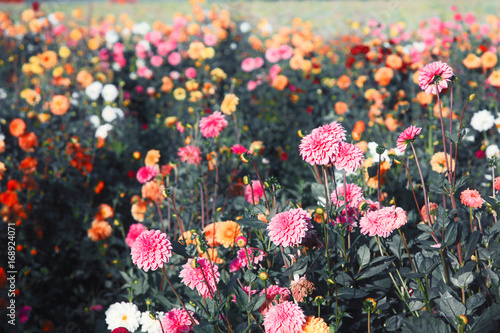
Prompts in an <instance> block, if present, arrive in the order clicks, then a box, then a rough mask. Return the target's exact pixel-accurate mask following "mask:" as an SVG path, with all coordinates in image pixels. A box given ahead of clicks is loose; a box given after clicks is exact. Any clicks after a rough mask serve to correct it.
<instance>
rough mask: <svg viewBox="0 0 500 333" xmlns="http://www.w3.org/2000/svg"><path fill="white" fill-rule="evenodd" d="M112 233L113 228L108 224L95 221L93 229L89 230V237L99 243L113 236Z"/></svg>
mask: <svg viewBox="0 0 500 333" xmlns="http://www.w3.org/2000/svg"><path fill="white" fill-rule="evenodd" d="M112 232H113V228H112V227H111V225H110V224H109V223H108V222H106V221H98V220H94V221H92V226H91V228H90V229H88V230H87V235H88V236H89V238H90V239H92V240H93V241H94V242H97V241H100V240H103V239H106V238H108V237H109V236H111V233H112Z"/></svg>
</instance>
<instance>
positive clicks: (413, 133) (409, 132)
mask: <svg viewBox="0 0 500 333" xmlns="http://www.w3.org/2000/svg"><path fill="white" fill-rule="evenodd" d="M421 130H422V129H421V128H420V127H415V126H413V125H411V126H410V127H408V128H407V129H405V130H404V131H403V132H402V133H401V134H400V135H399V138H398V144H397V147H398V150H399V151H400V152H402V153H404V152H405V150H406V146H407V145H408V144H409V143H410V142H413V140H415V138H416V137H417V135H419V134H420V131H421Z"/></svg>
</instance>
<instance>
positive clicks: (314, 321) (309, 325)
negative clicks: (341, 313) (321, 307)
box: [302, 316, 330, 333]
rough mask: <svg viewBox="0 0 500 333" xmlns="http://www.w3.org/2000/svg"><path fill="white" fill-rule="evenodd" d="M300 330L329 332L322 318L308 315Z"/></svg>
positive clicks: (307, 332)
mask: <svg viewBox="0 0 500 333" xmlns="http://www.w3.org/2000/svg"><path fill="white" fill-rule="evenodd" d="M302 331H303V333H329V332H330V328H329V326H328V325H327V324H326V323H325V321H324V320H323V318H318V317H315V316H309V317H307V318H306V322H305V323H304V325H303V326H302Z"/></svg>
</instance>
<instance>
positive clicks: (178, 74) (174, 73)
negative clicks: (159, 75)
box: [168, 71, 181, 80]
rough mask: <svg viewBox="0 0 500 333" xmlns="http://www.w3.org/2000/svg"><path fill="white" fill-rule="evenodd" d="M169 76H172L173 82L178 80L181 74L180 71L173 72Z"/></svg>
mask: <svg viewBox="0 0 500 333" xmlns="http://www.w3.org/2000/svg"><path fill="white" fill-rule="evenodd" d="M168 76H170V78H171V79H172V80H177V79H179V78H180V77H181V73H179V72H178V71H171V72H170V74H169V75H168Z"/></svg>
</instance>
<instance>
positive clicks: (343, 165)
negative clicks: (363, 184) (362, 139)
mask: <svg viewBox="0 0 500 333" xmlns="http://www.w3.org/2000/svg"><path fill="white" fill-rule="evenodd" d="M362 162H363V151H362V150H361V148H359V147H358V146H356V145H353V144H350V143H347V142H340V145H339V152H338V154H337V157H336V158H335V167H336V168H337V169H339V170H341V169H344V170H345V171H347V172H355V171H356V170H357V169H358V168H359V167H360V166H361V163H362Z"/></svg>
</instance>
